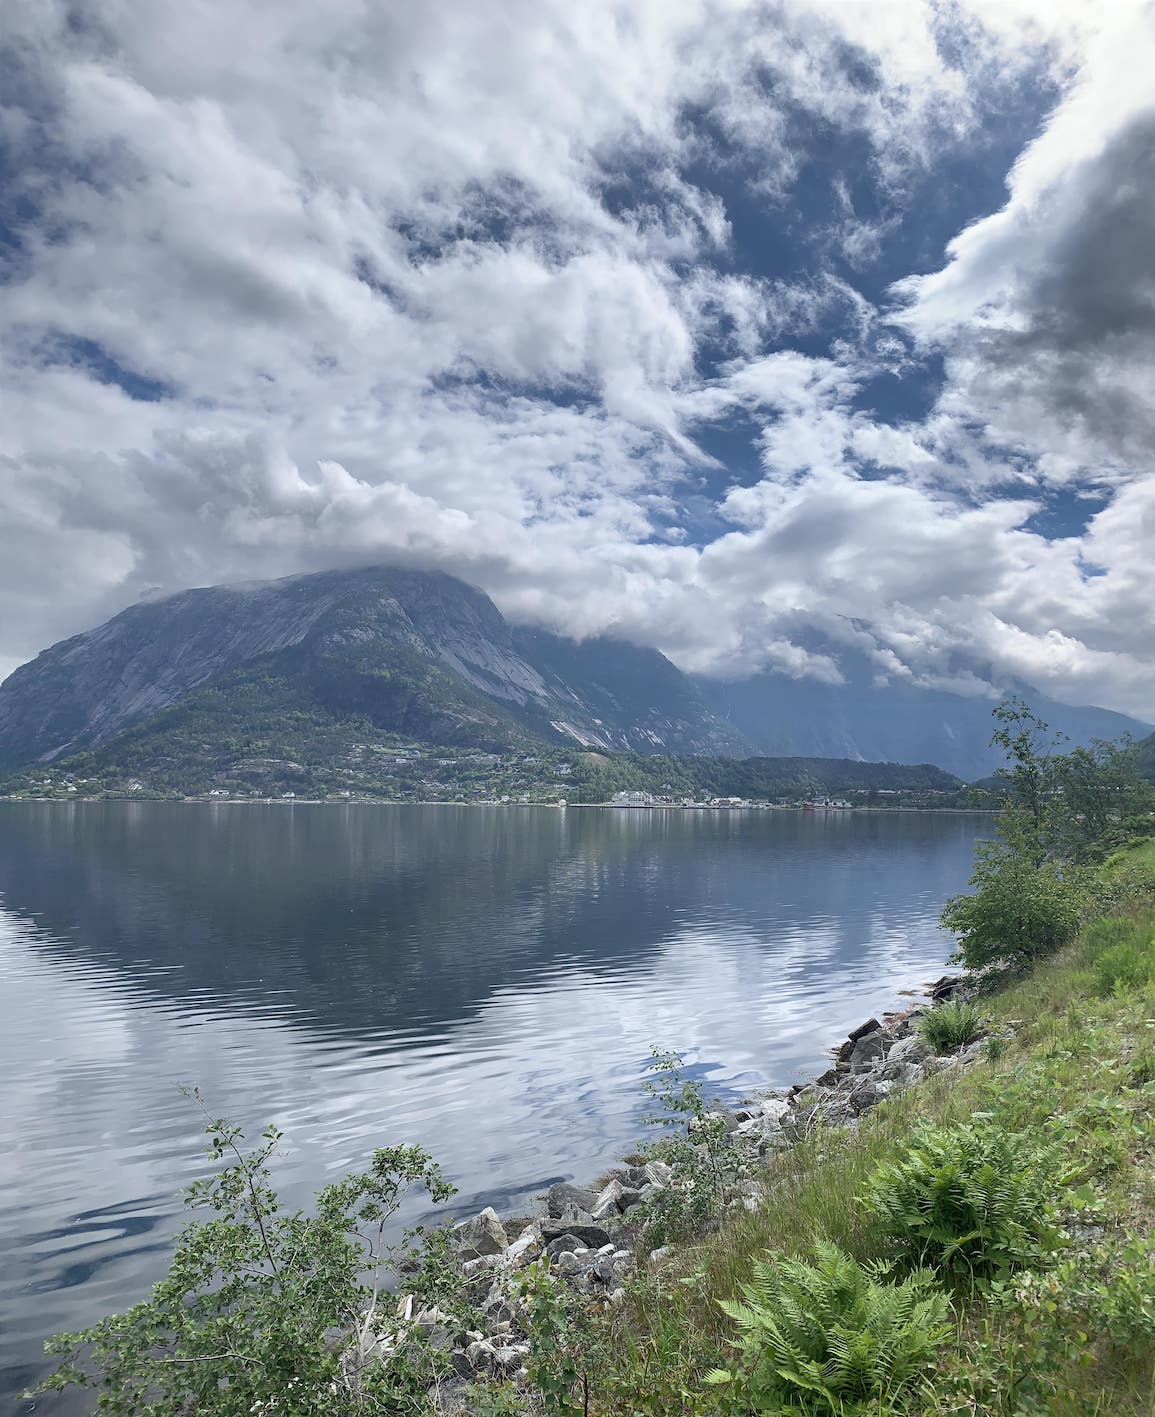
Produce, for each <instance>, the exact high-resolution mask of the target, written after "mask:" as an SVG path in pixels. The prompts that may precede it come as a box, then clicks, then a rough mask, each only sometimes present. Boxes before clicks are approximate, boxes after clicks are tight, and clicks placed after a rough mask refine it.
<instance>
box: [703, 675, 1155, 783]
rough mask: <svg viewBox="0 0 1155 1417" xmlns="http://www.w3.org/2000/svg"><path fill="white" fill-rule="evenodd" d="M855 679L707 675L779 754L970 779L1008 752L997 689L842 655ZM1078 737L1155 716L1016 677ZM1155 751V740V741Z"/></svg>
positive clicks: (720, 707) (1116, 733) (1136, 726)
mask: <svg viewBox="0 0 1155 1417" xmlns="http://www.w3.org/2000/svg"><path fill="white" fill-rule="evenodd" d="M841 662H842V666H843V669H844V673H845V682H844V683H842V684H821V683H818V682H817V681H816V680H813V679H789V678H787V677H785V676H784V675H780V674H759V675H756V676H755V677H754V678H752V679H746V680H743V681H740V682H737V683H728V682H723V681H720V680H709V679H705V678H699V679H698V680H697V684H698V687H699V689H700V690H701V691H702V696H703V698H704V699H705V701H706V703H707V704H709V706H710V707H711V708H712V709H713V711H714V712H715V714H717V715H718V717H719V718H722V719H724V720H725V722H727V723H728V724H729V725H730V726H731V727H732V728H733V729H734V730H735V731H736V732H738V733H740V734H741V735H742V736H743V737H744V738H746V739H748V740H749V741H750V742H752V743H753V744H754V745H755V748H756V749H757V751H758V752H759V753H765V754H767V755H770V756H783V755H789V756H815V757H836V758H862V759H865V760H867V761H886V762H898V763H935V764H937V765H938V766H939V767H940V768H944V769H945V770H946V771H947V772H951V773H954V774H955V775H956V776H957V777H961V778H963V779H964V781H967V782H972V781H975V780H976V779H978V778H982V777H986V776H987V775H989V774H990V773H991V772H993V771H994V769H995V768H996V767H998V766H999V765H1000V764H1001V762H1002V757H1001V754H1000V753H998V752H997V751H995V750H992V748H991V746H990V739H991V732H992V728H993V725H992V722H991V709H992V708H993V707H994V704H993V702H992V701H991V700H990V699H985V698H973V697H967V696H964V695H961V694H950V693H946V692H943V691H942V690H936V689H922V688H917V687H914V686H907V685H901V684H887V685H882V686H880V685H877V684H876V683H875V682H874V673H873V670H872V669H871V668H870V667H869V666H868V665H867V664H866V663H865V662H858V663H856V662H855V661H854V659H853V658H850V659H849V660H848V659H847V657H846V656H843V657H842V661H841ZM1005 691H1006V692H1008V693H1018V694H1019V695H1021V697H1023V698H1025V699H1026V700H1027V702H1028V703H1029V704H1030V705H1031V707H1032V708H1033V709H1034V710H1035V712H1036V713H1037V714H1038V715H1039V716H1040V717H1041V718H1043V719H1045V720H1046V721H1047V723H1049V724H1050V726H1051V728H1052V729H1055V730H1057V731H1059V732H1060V733H1063V734H1065V735H1066V736H1067V738H1068V739H1069V740H1070V743H1071V746H1073V747H1074V746H1079V745H1081V744H1086V743H1089V742H1090V741H1091V739H1093V738H1108V739H1117V738H1121V737H1122V736H1123V735H1124V734H1130V735H1132V736H1133V737H1135V738H1142V737H1145V736H1146V735H1147V734H1148V733H1149V732H1150V725H1149V724H1143V723H1140V722H1139V721H1138V720H1137V719H1133V718H1128V717H1127V716H1126V715H1125V714H1121V713H1113V712H1111V711H1110V710H1109V709H1100V708H1072V707H1070V706H1069V705H1067V704H1060V703H1057V702H1055V700H1053V699H1049V698H1047V697H1046V696H1045V695H1043V694H1039V693H1036V692H1035V691H1034V690H1033V689H1031V688H1029V687H1027V686H1024V685H1021V684H1007V685H1006V686H1005ZM1152 757H1153V758H1155V748H1153V749H1152Z"/></svg>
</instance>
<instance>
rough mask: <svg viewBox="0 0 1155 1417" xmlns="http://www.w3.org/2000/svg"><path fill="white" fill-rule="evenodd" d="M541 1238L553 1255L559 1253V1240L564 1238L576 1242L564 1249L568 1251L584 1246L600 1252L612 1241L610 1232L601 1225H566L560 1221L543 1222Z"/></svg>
mask: <svg viewBox="0 0 1155 1417" xmlns="http://www.w3.org/2000/svg"><path fill="white" fill-rule="evenodd" d="M541 1236H542V1239H543V1240H544V1241H545V1248H546V1250H547V1252H548V1253H549V1254H551V1255H552V1254H556V1253H557V1250H556V1249H555V1246H556V1245H557V1242H558V1240H560V1239H563V1238H564V1239H567V1240H573V1241H574V1244H572V1245H565V1246H563V1247H562V1248H564V1249H567V1250H572V1249H578V1248H581V1247H583V1246H584V1247H585V1248H586V1249H588V1250H599V1249H601V1247H602V1246H603V1245H606V1244H608V1243H609V1239H610V1235H609V1231H608V1230H605V1229H603V1228H602V1226H600V1225H565V1224H563V1223H562V1222H561V1221H560V1220H543V1221H542V1223H541Z"/></svg>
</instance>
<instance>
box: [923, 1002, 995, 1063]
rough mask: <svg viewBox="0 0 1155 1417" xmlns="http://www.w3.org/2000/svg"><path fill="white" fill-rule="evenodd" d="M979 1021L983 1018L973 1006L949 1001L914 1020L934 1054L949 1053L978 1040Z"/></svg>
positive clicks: (981, 1024) (980, 1034)
mask: <svg viewBox="0 0 1155 1417" xmlns="http://www.w3.org/2000/svg"><path fill="white" fill-rule="evenodd" d="M983 1022H984V1020H983V1016H982V1014H981V1013H980V1012H979V1011H978V1009H977V1008H976V1007H975V1006H974V1004H969V1003H966V1002H965V1001H964V1000H962V999H951V1000H949V1001H948V1002H947V1003H945V1004H940V1005H939V1006H938V1008H936V1009H931V1010H930V1012H929V1013H925V1014H923V1016H922V1017H921V1018H920V1019H919V1021H918V1031H919V1034H920V1035H921V1037H922V1038H923V1039H924V1040H925V1041H926V1042H927V1043H929V1044H930V1046H931V1047H932V1048H933V1049H934V1051H935V1052H936V1053H950V1052H952V1051H953V1050H954V1049H955V1048H965V1047H966V1046H967V1044H968V1043H973V1042H974V1041H975V1039H976V1038H980V1037H981V1036H982V1031H983Z"/></svg>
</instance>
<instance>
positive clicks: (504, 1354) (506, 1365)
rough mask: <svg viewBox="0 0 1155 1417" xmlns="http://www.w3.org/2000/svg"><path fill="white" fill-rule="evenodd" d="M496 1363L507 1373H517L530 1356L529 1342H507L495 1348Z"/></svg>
mask: <svg viewBox="0 0 1155 1417" xmlns="http://www.w3.org/2000/svg"><path fill="white" fill-rule="evenodd" d="M493 1357H494V1362H495V1365H496V1366H497V1367H499V1368H501V1369H503V1370H504V1371H505V1372H506V1373H516V1372H517V1371H518V1370H519V1369H520V1368H521V1367H522V1366H523V1365H524V1363H525V1360H526V1359H527V1358H528V1357H529V1344H528V1343H507V1344H505V1345H503V1346H502V1347H501V1348H495V1349H494V1350H493Z"/></svg>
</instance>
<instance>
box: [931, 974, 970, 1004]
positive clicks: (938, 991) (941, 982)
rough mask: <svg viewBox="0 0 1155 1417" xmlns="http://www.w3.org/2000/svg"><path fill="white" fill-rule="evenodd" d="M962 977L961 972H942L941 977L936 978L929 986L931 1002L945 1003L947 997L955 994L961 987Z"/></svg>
mask: <svg viewBox="0 0 1155 1417" xmlns="http://www.w3.org/2000/svg"><path fill="white" fill-rule="evenodd" d="M962 984H963V977H962V975H961V974H944V975H943V976H942V978H941V979H936V980H935V981H934V983H933V984H932V985H931V986H930V999H931V1003H932V1004H942V1003H945V1002H946V1000H947V999H949V998H951V996H952V995H954V994H956V993H957V992H958V991H959V989H960V988H961V987H962Z"/></svg>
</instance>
